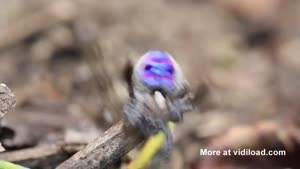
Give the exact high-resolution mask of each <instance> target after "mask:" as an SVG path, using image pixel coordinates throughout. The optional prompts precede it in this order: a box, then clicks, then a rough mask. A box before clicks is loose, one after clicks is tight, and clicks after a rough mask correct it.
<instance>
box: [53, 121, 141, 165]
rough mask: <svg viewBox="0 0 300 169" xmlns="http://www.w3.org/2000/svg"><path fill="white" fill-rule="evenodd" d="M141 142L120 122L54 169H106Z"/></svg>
mask: <svg viewBox="0 0 300 169" xmlns="http://www.w3.org/2000/svg"><path fill="white" fill-rule="evenodd" d="M142 141H143V138H142V136H141V135H140V134H139V132H138V131H136V130H135V129H132V128H129V127H127V126H126V125H125V123H124V121H120V122H119V123H117V124H116V125H114V126H112V127H111V128H110V129H108V130H107V131H106V132H105V133H104V135H102V136H100V137H98V138H97V139H95V140H94V141H92V142H91V143H90V144H88V145H87V146H86V147H85V148H84V149H83V150H81V151H79V152H78V153H76V154H75V155H74V156H72V157H71V158H70V159H68V160H67V161H65V162H63V163H62V164H61V165H59V166H58V167H57V168H56V169H106V168H108V167H109V166H110V165H112V164H114V163H115V162H117V161H118V160H119V159H120V158H121V157H122V156H123V155H125V154H127V153H128V152H129V151H130V150H131V149H133V148H134V147H135V146H136V145H138V144H139V143H141V142H142Z"/></svg>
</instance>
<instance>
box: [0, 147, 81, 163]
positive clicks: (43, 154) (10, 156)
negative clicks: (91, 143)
mask: <svg viewBox="0 0 300 169" xmlns="http://www.w3.org/2000/svg"><path fill="white" fill-rule="evenodd" d="M84 145H85V144H78V143H54V144H45V145H42V146H37V147H34V148H28V149H23V150H18V151H11V152H4V153H1V154H0V159H1V160H5V161H9V162H13V163H19V162H24V161H32V160H43V159H46V158H48V157H50V156H53V155H55V156H57V155H59V154H73V153H75V152H77V151H79V150H80V149H82V148H83V147H84Z"/></svg>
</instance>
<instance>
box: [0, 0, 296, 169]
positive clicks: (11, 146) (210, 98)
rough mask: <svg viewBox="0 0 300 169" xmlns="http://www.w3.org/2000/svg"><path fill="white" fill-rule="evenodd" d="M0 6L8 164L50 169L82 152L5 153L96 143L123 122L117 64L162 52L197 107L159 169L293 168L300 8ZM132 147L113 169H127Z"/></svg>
mask: <svg viewBox="0 0 300 169" xmlns="http://www.w3.org/2000/svg"><path fill="white" fill-rule="evenodd" d="M0 4H1V7H0V82H1V83H5V84H6V85H8V86H9V87H10V88H11V90H12V91H13V92H14V94H15V95H16V97H17V106H16V108H15V109H14V110H13V111H11V112H10V113H8V115H7V116H5V118H4V121H3V126H5V128H6V129H5V130H3V131H2V135H1V137H0V140H1V142H2V145H3V146H4V147H5V148H6V149H7V151H6V154H5V156H2V158H4V157H5V160H8V161H11V162H15V163H19V164H22V165H24V166H28V167H32V168H41V169H48V168H49V169H50V168H55V166H57V165H58V164H60V163H61V162H62V161H64V160H66V159H67V158H68V157H69V156H71V155H72V154H74V153H75V152H76V151H78V150H79V148H78V147H77V149H76V147H75V148H74V147H72V148H71V149H69V151H67V153H66V152H64V154H59V155H53V156H51V157H47V158H39V157H36V158H35V159H32V158H31V159H26V154H25V155H24V154H22V155H20V154H18V153H14V152H18V151H19V152H22V151H23V150H26V149H28V148H34V147H42V146H45V145H46V146H47V145H53V144H57V143H61V142H72V143H80V144H86V143H88V142H90V141H91V140H93V139H94V138H96V137H97V136H99V135H100V134H101V133H103V132H104V131H105V130H106V129H108V128H109V127H110V126H112V125H113V124H115V123H116V122H118V121H119V120H120V119H121V118H122V116H123V114H122V111H121V110H122V106H123V105H124V103H126V101H127V99H128V93H127V89H126V82H125V81H124V78H123V75H124V70H125V67H126V65H127V64H128V63H134V62H135V61H136V60H137V59H138V58H139V57H140V56H142V55H143V54H144V53H146V52H147V51H149V50H163V51H167V52H169V53H170V54H171V55H173V56H174V58H175V59H176V60H177V61H178V62H179V64H180V65H181V66H182V69H183V71H184V73H185V75H186V76H187V78H188V80H189V81H190V83H191V87H192V92H193V93H194V94H195V95H196V96H197V100H196V106H197V108H198V110H197V111H195V112H190V113H187V114H186V115H185V119H184V122H183V123H181V124H180V125H179V126H178V127H177V128H176V131H175V148H174V150H173V155H172V159H171V162H170V164H169V166H168V167H167V168H172V169H216V168H218V169H221V168H222V169H225V168H226V169H229V168H230V169H245V168H255V169H258V168H262V169H268V168H272V169H274V168H300V166H299V162H298V160H299V159H300V131H299V124H300V115H299V113H300V104H299V100H300V91H299V89H300V58H299V56H298V55H299V51H298V50H299V49H300V21H299V16H300V1H297V0H152V1H147V0H123V1H120V0H52V1H47V0H26V1H24V0H9V1H7V0H0ZM200 148H218V149H220V150H222V149H229V148H230V149H243V148H251V149H280V150H286V151H287V155H286V156H284V157H283V156H278V157H274V156H272V157H269V156H244V157H241V156H239V157H233V156H232V157H222V156H206V157H204V156H200V155H199V149H200ZM46 149H47V148H46ZM138 151H139V150H138V149H135V150H132V151H131V152H130V153H129V154H128V155H127V156H126V157H124V159H123V160H122V161H120V164H119V165H118V166H112V168H126V165H127V163H128V160H129V161H130V160H131V159H132V158H134V157H135V156H136V154H138ZM54 154H55V153H54ZM18 155H19V156H18ZM0 156H1V154H0Z"/></svg>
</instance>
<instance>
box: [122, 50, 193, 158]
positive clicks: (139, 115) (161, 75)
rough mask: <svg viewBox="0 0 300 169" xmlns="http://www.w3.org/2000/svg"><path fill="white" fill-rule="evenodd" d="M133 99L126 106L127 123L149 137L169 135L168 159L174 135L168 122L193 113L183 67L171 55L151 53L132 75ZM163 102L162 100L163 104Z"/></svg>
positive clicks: (159, 52) (136, 67)
mask: <svg viewBox="0 0 300 169" xmlns="http://www.w3.org/2000/svg"><path fill="white" fill-rule="evenodd" d="M132 87H133V96H132V97H131V99H130V101H129V103H128V104H127V106H126V107H125V111H124V112H125V115H126V117H127V121H128V122H129V124H131V125H132V126H134V127H136V128H138V129H139V130H140V131H141V132H142V133H143V134H144V136H145V137H149V136H152V135H154V134H157V132H159V131H163V132H164V133H165V135H166V138H167V139H166V140H167V141H166V143H167V144H166V148H165V150H166V156H167V157H169V154H170V152H171V149H172V135H171V132H170V130H169V128H168V126H167V122H168V121H173V122H179V121H181V120H182V119H183V113H184V112H187V111H191V110H192V105H191V104H190V102H189V99H188V98H187V97H186V96H188V94H189V93H188V88H189V85H188V83H187V81H186V80H185V78H184V76H183V74H182V71H181V68H180V67H179V65H178V64H177V62H176V61H175V60H174V59H173V57H171V56H170V55H169V54H167V53H165V52H161V51H150V52H148V53H146V54H145V55H144V56H142V57H141V58H140V59H139V61H138V62H137V64H136V65H135V66H134V69H133V74H132ZM157 93H160V94H161V95H162V96H163V97H164V101H163V102H164V104H165V105H166V106H165V107H164V108H162V107H160V106H159V104H161V103H157V97H156V96H157ZM160 102H162V101H160Z"/></svg>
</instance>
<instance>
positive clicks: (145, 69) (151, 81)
mask: <svg viewBox="0 0 300 169" xmlns="http://www.w3.org/2000/svg"><path fill="white" fill-rule="evenodd" d="M143 59H144V60H143V65H142V67H141V69H142V70H141V76H142V79H143V81H144V83H145V84H147V85H148V86H150V87H154V88H160V87H163V88H164V87H167V88H173V87H174V85H175V84H174V81H175V68H174V64H173V61H172V59H171V56H169V55H168V54H167V53H164V52H160V51H150V52H148V53H146V54H145V55H144V56H143Z"/></svg>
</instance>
